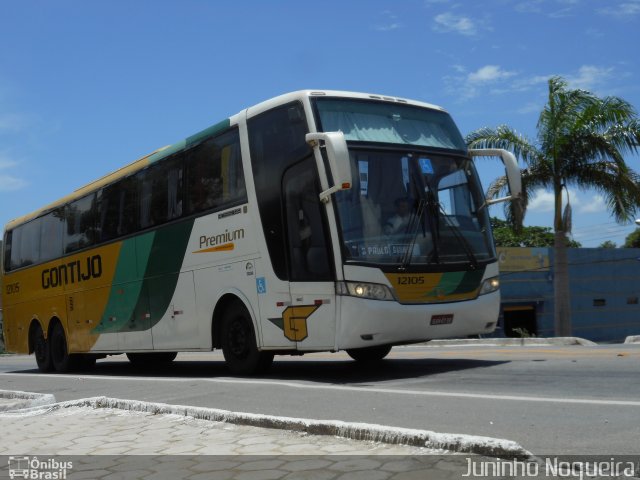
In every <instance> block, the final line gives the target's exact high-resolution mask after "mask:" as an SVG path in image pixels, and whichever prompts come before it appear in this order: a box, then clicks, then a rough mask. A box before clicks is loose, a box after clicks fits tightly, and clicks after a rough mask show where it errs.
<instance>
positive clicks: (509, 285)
mask: <svg viewBox="0 0 640 480" xmlns="http://www.w3.org/2000/svg"><path fill="white" fill-rule="evenodd" d="M498 254H499V258H500V286H501V292H502V308H501V312H500V321H499V327H498V330H497V331H496V335H498V336H508V337H509V336H512V337H519V336H522V334H523V332H524V331H526V332H528V333H529V334H534V335H536V336H538V337H551V336H554V325H553V323H554V322H553V308H554V292H553V249H552V248H499V249H498ZM568 256H569V281H570V291H571V317H572V328H573V336H576V337H582V338H586V339H588V340H593V341H595V342H621V341H624V339H625V338H626V337H627V336H629V335H640V303H639V301H638V299H639V297H640V249H636V248H616V249H605V248H572V249H569V255H568Z"/></svg>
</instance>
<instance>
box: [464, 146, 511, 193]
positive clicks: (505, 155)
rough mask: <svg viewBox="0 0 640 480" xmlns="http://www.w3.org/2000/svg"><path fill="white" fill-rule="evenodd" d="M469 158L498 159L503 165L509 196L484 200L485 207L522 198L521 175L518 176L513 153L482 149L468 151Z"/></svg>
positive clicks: (496, 149) (498, 149)
mask: <svg viewBox="0 0 640 480" xmlns="http://www.w3.org/2000/svg"><path fill="white" fill-rule="evenodd" d="M469 155H470V156H471V157H500V159H501V160H502V163H503V164H504V167H505V170H506V173H507V181H508V182H509V191H510V193H511V195H509V196H507V197H501V198H492V199H489V198H487V199H486V204H487V205H493V204H496V203H501V202H506V201H508V200H511V201H514V200H521V198H522V175H521V174H520V167H518V161H517V160H516V157H515V156H514V155H513V153H511V152H509V151H508V150H504V149H502V148H482V149H476V150H469Z"/></svg>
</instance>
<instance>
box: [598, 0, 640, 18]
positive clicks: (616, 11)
mask: <svg viewBox="0 0 640 480" xmlns="http://www.w3.org/2000/svg"><path fill="white" fill-rule="evenodd" d="M598 13H601V14H603V15H608V16H611V17H615V18H619V19H621V20H632V19H633V17H634V16H636V15H640V0H628V1H626V2H620V3H618V4H617V5H615V6H613V7H607V8H602V9H600V10H598Z"/></svg>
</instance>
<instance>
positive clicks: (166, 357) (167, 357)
mask: <svg viewBox="0 0 640 480" xmlns="http://www.w3.org/2000/svg"><path fill="white" fill-rule="evenodd" d="M177 356H178V352H150V353H127V358H128V359H129V361H130V362H131V363H132V364H133V365H135V366H138V367H152V366H154V365H168V364H170V363H171V362H173V361H174V360H175V359H176V357H177Z"/></svg>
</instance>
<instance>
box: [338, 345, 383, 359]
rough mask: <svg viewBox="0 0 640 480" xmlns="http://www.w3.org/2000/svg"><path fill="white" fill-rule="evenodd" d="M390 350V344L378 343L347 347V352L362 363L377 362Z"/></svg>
mask: <svg viewBox="0 0 640 480" xmlns="http://www.w3.org/2000/svg"><path fill="white" fill-rule="evenodd" d="M390 351H391V345H378V346H375V347H364V348H349V349H347V354H348V355H349V356H350V357H351V358H353V359H354V360H356V361H357V362H362V363H373V362H379V361H380V360H382V359H383V358H384V357H386V356H387V355H388V354H389V352H390Z"/></svg>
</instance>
